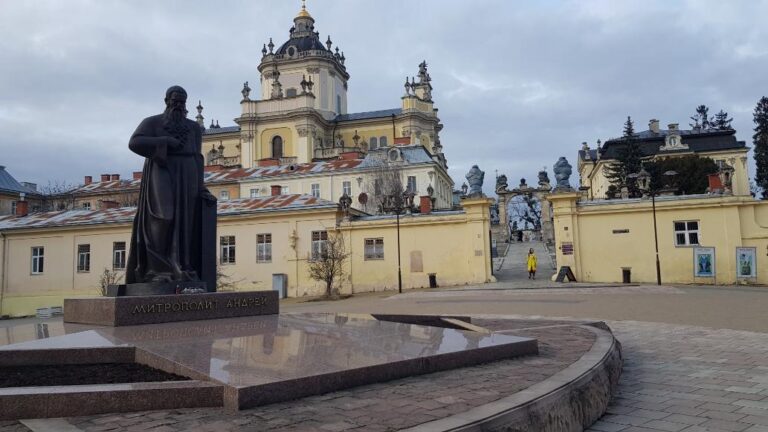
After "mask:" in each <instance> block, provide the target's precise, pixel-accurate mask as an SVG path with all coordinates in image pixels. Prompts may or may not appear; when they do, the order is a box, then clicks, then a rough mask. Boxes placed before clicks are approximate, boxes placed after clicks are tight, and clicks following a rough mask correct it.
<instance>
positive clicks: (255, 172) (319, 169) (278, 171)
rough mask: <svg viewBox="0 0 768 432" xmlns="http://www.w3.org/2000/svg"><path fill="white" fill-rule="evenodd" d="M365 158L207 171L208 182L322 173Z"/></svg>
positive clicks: (342, 168)
mask: <svg viewBox="0 0 768 432" xmlns="http://www.w3.org/2000/svg"><path fill="white" fill-rule="evenodd" d="M362 162H363V159H348V160H342V159H336V160H331V161H318V162H309V163H303V164H292V165H277V166H267V167H255V168H237V169H224V170H221V171H212V172H207V173H205V182H206V183H221V182H230V181H238V180H248V179H259V178H264V177H278V176H283V175H301V174H321V173H330V172H337V171H345V170H351V169H354V168H357V167H358V166H360V164H361V163H362Z"/></svg>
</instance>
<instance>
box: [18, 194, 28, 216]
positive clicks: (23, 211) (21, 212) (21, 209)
mask: <svg viewBox="0 0 768 432" xmlns="http://www.w3.org/2000/svg"><path fill="white" fill-rule="evenodd" d="M24 197H26V194H25V193H23V192H22V193H20V194H19V200H18V201H16V216H18V217H22V216H26V215H28V214H29V201H26V200H25V199H24Z"/></svg>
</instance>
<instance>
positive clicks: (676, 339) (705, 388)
mask: <svg viewBox="0 0 768 432" xmlns="http://www.w3.org/2000/svg"><path fill="white" fill-rule="evenodd" d="M609 325H610V326H611V328H612V329H613V330H614V333H615V334H616V335H617V337H618V339H619V340H621V342H622V345H623V350H624V371H623V374H622V377H621V381H620V384H619V392H618V394H617V395H616V397H615V398H614V401H613V402H612V404H611V406H610V407H609V408H608V412H607V413H606V415H604V416H603V418H601V419H600V420H599V421H598V422H597V423H596V424H595V425H593V426H592V428H590V429H588V431H590V432H618V431H621V432H658V431H665V432H678V431H680V432H704V431H710V432H768V334H764V333H752V332H745V331H735V330H713V329H706V328H702V327H688V326H680V325H670V324H653V323H639V322H610V323H609Z"/></svg>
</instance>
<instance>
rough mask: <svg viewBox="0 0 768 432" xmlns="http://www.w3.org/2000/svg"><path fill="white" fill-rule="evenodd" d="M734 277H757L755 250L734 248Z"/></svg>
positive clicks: (751, 248)
mask: <svg viewBox="0 0 768 432" xmlns="http://www.w3.org/2000/svg"><path fill="white" fill-rule="evenodd" d="M736 277H739V278H754V277H757V248H753V247H740V248H736Z"/></svg>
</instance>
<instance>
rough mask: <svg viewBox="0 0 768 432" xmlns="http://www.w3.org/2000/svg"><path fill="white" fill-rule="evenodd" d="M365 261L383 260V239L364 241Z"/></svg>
mask: <svg viewBox="0 0 768 432" xmlns="http://www.w3.org/2000/svg"><path fill="white" fill-rule="evenodd" d="M365 259H366V260H380V259H384V239H383V238H372V239H365Z"/></svg>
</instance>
